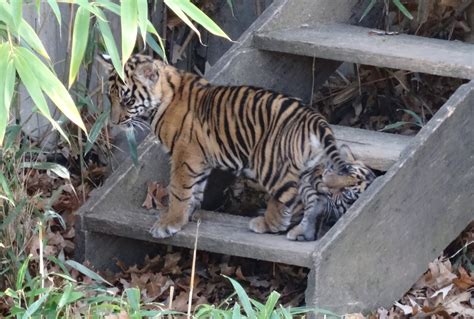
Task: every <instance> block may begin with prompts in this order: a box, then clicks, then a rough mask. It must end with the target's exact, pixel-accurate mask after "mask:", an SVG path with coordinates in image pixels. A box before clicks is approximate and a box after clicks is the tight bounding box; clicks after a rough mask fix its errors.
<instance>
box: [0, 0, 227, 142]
mask: <svg viewBox="0 0 474 319" xmlns="http://www.w3.org/2000/svg"><path fill="white" fill-rule="evenodd" d="M164 2H165V3H166V5H167V6H168V7H169V8H170V9H171V10H173V11H174V12H175V13H176V14H177V15H178V16H179V17H180V18H181V19H183V21H184V22H185V23H186V24H188V25H189V26H190V27H191V28H192V29H193V30H194V31H195V32H196V33H197V34H198V35H199V31H198V29H197V28H196V27H195V26H194V25H193V23H192V22H191V20H190V19H192V20H194V21H196V22H197V23H199V24H201V25H202V26H203V27H204V28H206V29H207V30H209V31H210V32H211V33H213V34H216V35H218V36H223V37H226V38H228V37H227V36H226V35H225V33H224V32H223V31H222V30H221V29H220V28H219V27H218V26H217V25H216V24H215V23H214V22H213V21H212V20H211V19H210V18H209V17H207V16H206V15H205V14H204V13H203V12H202V11H201V10H199V8H197V7H196V6H195V5H194V4H192V3H191V2H190V1H189V0H165V1H164ZM34 3H35V5H36V7H38V9H39V7H40V6H41V5H42V1H35V2H34ZM47 3H48V5H49V6H50V7H51V9H52V11H53V12H54V14H55V15H56V18H57V21H58V23H59V24H61V18H62V17H61V11H60V10H59V6H58V4H59V3H68V4H70V5H71V6H72V5H75V6H76V7H77V10H76V13H75V19H74V30H73V33H72V39H71V43H72V47H71V57H70V64H69V76H68V86H69V88H70V87H71V86H72V85H73V83H74V82H75V80H76V78H77V75H78V73H79V69H80V66H81V63H82V62H83V60H84V56H85V54H86V50H87V46H88V43H90V41H89V40H90V39H89V34H95V32H90V31H91V27H92V28H93V29H97V30H98V32H97V33H98V34H99V35H100V37H101V39H102V41H103V44H104V47H105V49H106V51H107V52H108V54H109V55H110V57H111V59H112V62H113V65H114V67H115V69H116V70H117V72H118V74H119V75H120V76H122V77H123V66H124V63H125V62H126V61H127V60H128V58H129V57H130V55H131V54H132V52H133V49H134V47H135V42H136V39H137V34H138V33H140V35H141V37H142V39H143V42H144V43H147V44H149V45H150V47H151V48H152V49H154V50H155V51H156V52H157V53H158V54H160V55H162V56H163V58H164V59H165V56H164V48H163V44H162V41H161V38H160V36H159V34H158V32H157V31H156V29H155V27H154V26H153V25H152V24H151V22H150V21H149V20H148V1H147V0H124V1H121V2H120V4H117V3H114V2H112V1H110V0H96V1H88V0H48V1H47ZM27 4H29V5H32V4H31V3H30V2H26V1H25V5H27ZM23 5H24V2H23V0H10V1H2V2H0V74H2V75H3V76H2V77H0V146H1V145H2V142H3V139H4V134H5V131H6V128H7V125H8V122H9V114H10V108H11V105H12V101H13V99H14V93H15V87H16V86H17V85H18V84H19V83H21V84H23V85H24V86H25V88H26V89H27V91H28V93H29V94H30V96H31V98H32V100H33V102H34V104H35V105H36V107H37V109H38V111H39V113H40V114H42V115H43V116H44V117H45V118H47V119H48V120H49V122H50V123H51V125H52V126H53V127H54V128H55V129H56V130H57V131H58V132H59V133H60V134H61V135H62V137H63V138H64V139H66V140H68V136H67V135H66V134H65V133H64V131H63V129H62V127H61V125H60V124H59V123H58V122H57V121H56V120H55V119H54V118H53V117H52V115H51V112H50V110H49V108H48V104H47V102H46V99H45V97H44V94H46V95H47V96H48V97H49V99H50V100H51V101H52V102H53V103H54V104H55V105H56V106H57V107H58V108H59V109H60V111H61V112H62V113H63V114H64V115H65V116H66V117H67V118H68V119H69V120H71V121H72V122H74V123H75V124H76V125H78V126H79V127H80V128H81V129H82V130H83V131H84V132H86V127H85V125H84V123H83V121H82V119H81V116H80V114H79V111H78V110H77V107H76V105H75V103H74V100H73V99H72V97H71V95H70V94H69V92H68V91H67V89H66V88H65V87H64V85H63V84H62V83H61V81H60V80H59V79H58V77H57V75H56V74H55V73H54V69H53V66H52V65H53V62H52V61H51V59H50V57H49V55H48V52H47V50H46V48H45V47H44V45H43V43H42V42H41V40H40V38H39V37H38V35H37V34H36V32H35V31H34V29H33V28H32V27H31V26H30V25H29V24H28V22H27V21H26V20H25V19H24V18H23ZM38 11H39V10H38ZM107 12H110V13H112V14H116V15H118V16H119V17H120V18H121V27H122V41H121V42H122V48H121V49H122V50H121V53H122V54H121V56H120V54H119V51H118V49H117V46H116V44H115V40H114V38H113V33H112V30H111V28H110V26H109V23H108V20H107V16H106V13H107ZM93 22H94V23H93ZM156 40H157V41H158V43H159V44H157V42H156ZM17 113H19V112H17Z"/></svg>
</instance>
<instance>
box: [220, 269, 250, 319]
mask: <svg viewBox="0 0 474 319" xmlns="http://www.w3.org/2000/svg"><path fill="white" fill-rule="evenodd" d="M223 276H224V277H225V278H227V279H228V280H229V281H230V283H231V284H232V287H234V290H235V292H236V293H237V296H239V300H240V303H241V304H242V307H243V308H244V311H245V313H246V314H247V317H249V318H257V315H256V314H255V311H254V310H253V308H252V305H251V303H250V299H249V296H248V295H247V293H246V292H245V290H244V288H242V286H241V285H240V284H239V283H238V282H237V281H236V280H234V279H232V278H230V277H227V276H225V275H223Z"/></svg>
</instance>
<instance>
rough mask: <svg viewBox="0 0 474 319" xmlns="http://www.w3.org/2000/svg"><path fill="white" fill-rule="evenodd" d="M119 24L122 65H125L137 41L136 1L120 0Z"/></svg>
mask: <svg viewBox="0 0 474 319" xmlns="http://www.w3.org/2000/svg"><path fill="white" fill-rule="evenodd" d="M120 18H121V19H120V25H121V27H122V65H125V63H126V62H127V60H128V58H129V57H130V55H131V54H132V52H133V48H135V43H136V41H137V27H138V20H137V19H138V16H137V1H136V0H122V1H121V5H120Z"/></svg>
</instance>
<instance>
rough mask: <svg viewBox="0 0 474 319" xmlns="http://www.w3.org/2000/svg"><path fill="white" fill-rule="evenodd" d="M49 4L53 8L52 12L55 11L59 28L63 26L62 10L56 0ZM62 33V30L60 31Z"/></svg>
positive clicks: (49, 1)
mask: <svg viewBox="0 0 474 319" xmlns="http://www.w3.org/2000/svg"><path fill="white" fill-rule="evenodd" d="M48 4H49V6H50V7H51V10H52V11H53V13H54V15H55V16H56V19H57V20H58V24H59V26H61V10H59V6H58V3H57V1H56V0H48ZM59 30H60V31H59V32H61V28H60V29H59Z"/></svg>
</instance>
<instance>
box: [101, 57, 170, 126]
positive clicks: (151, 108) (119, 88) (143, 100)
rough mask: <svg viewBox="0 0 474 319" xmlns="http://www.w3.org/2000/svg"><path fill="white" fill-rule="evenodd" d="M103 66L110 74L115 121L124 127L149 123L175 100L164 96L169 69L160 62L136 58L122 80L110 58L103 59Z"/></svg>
mask: <svg viewBox="0 0 474 319" xmlns="http://www.w3.org/2000/svg"><path fill="white" fill-rule="evenodd" d="M98 60H99V62H100V63H101V64H102V65H103V66H104V67H105V69H106V71H107V72H108V97H109V100H110V103H111V121H112V123H113V124H116V125H121V126H123V127H132V126H133V125H134V123H137V122H141V121H148V120H149V119H150V117H151V116H152V114H154V113H155V112H156V110H157V109H158V108H160V107H166V105H163V104H166V102H167V101H168V103H169V101H170V100H171V99H170V98H169V96H168V97H167V95H166V94H164V93H163V91H164V90H163V89H162V85H161V82H162V81H160V79H161V78H162V77H163V76H162V73H163V70H164V69H165V68H166V67H167V66H166V64H165V63H164V62H162V61H160V60H155V59H153V58H152V57H150V56H146V55H141V54H135V55H133V56H132V57H130V59H129V60H128V61H127V62H126V63H125V65H124V78H123V79H122V78H120V76H119V75H118V73H117V71H116V70H115V69H114V67H113V64H112V60H111V58H110V56H108V55H100V56H99V58H98Z"/></svg>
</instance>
